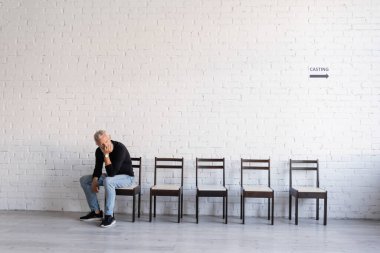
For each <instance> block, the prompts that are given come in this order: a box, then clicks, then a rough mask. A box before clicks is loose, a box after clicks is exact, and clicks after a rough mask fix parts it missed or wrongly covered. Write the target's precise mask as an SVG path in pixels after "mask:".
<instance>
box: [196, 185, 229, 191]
mask: <svg viewBox="0 0 380 253" xmlns="http://www.w3.org/2000/svg"><path fill="white" fill-rule="evenodd" d="M198 190H199V191H226V190H227V189H226V187H224V186H222V185H202V186H198Z"/></svg>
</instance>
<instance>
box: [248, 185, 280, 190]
mask: <svg viewBox="0 0 380 253" xmlns="http://www.w3.org/2000/svg"><path fill="white" fill-rule="evenodd" d="M243 190H244V191H246V192H272V191H273V190H272V188H270V187H268V186H261V185H257V186H244V187H243Z"/></svg>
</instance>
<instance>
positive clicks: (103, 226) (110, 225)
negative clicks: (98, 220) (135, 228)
mask: <svg viewBox="0 0 380 253" xmlns="http://www.w3.org/2000/svg"><path fill="white" fill-rule="evenodd" d="M115 223H116V220H114V221H113V222H112V223H111V224H109V225H107V226H105V225H100V227H101V228H109V227H112V226H113V225H115Z"/></svg>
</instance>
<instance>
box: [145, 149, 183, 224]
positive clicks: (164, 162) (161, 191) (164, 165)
mask: <svg viewBox="0 0 380 253" xmlns="http://www.w3.org/2000/svg"><path fill="white" fill-rule="evenodd" d="M158 169H164V170H167V169H180V170H181V182H180V184H157V170H158ZM157 196H178V223H180V222H181V218H182V217H183V158H157V157H155V161H154V185H153V186H152V187H151V188H150V202H149V203H150V204H149V222H151V221H152V197H154V214H153V216H154V217H156V197H157Z"/></svg>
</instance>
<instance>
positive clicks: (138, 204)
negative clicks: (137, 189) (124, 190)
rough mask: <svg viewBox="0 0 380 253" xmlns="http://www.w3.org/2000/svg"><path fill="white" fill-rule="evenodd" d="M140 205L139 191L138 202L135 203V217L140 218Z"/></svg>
mask: <svg viewBox="0 0 380 253" xmlns="http://www.w3.org/2000/svg"><path fill="white" fill-rule="evenodd" d="M140 206H141V193H139V198H138V203H137V217H138V218H140Z"/></svg>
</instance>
